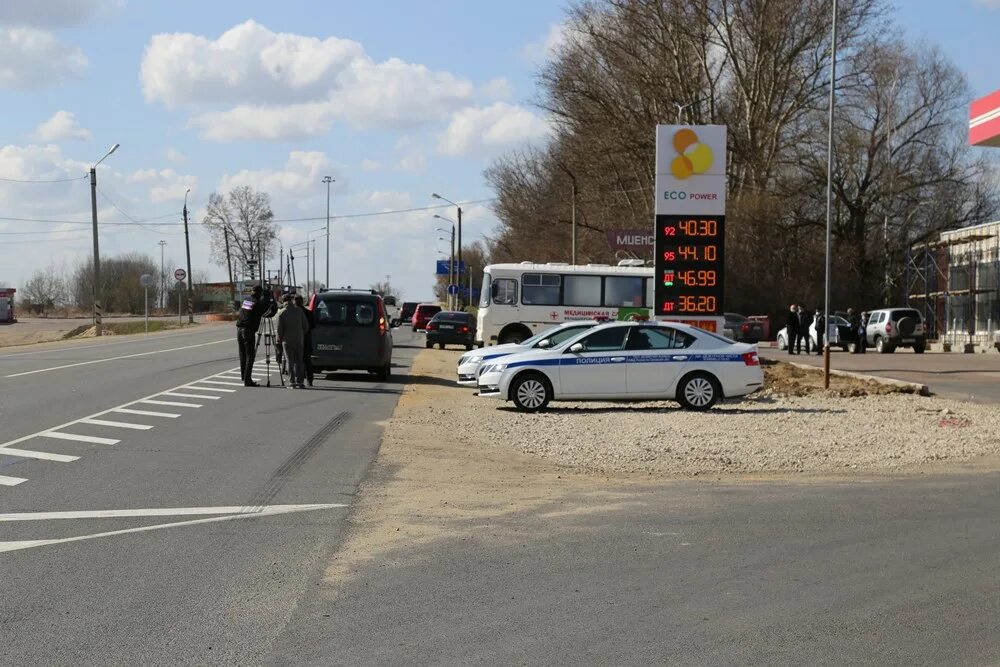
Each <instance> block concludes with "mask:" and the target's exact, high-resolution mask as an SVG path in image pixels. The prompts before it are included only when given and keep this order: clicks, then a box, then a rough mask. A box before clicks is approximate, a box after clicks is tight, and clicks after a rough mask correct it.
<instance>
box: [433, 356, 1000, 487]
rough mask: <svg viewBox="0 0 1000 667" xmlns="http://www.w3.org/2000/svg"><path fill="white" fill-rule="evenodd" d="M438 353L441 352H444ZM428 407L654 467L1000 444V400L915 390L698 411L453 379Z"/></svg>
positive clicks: (458, 422) (891, 457)
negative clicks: (544, 406)
mask: <svg viewBox="0 0 1000 667" xmlns="http://www.w3.org/2000/svg"><path fill="white" fill-rule="evenodd" d="M451 356H452V355H447V357H445V355H444V354H442V353H438V354H433V353H432V354H429V355H427V356H424V355H421V357H420V358H419V359H418V367H420V368H418V372H421V371H422V372H423V373H425V374H426V373H428V372H431V373H433V374H434V375H437V376H439V377H441V378H443V379H448V380H451V379H452V378H453V373H454V369H453V364H454V360H453V359H452V358H451ZM439 357H441V358H439ZM449 393H450V394H451V395H453V396H454V400H449V401H448V402H447V404H444V405H440V406H439V407H433V408H430V409H428V411H427V415H426V419H427V420H431V421H434V422H437V423H442V424H448V428H449V430H450V431H452V432H453V433H457V434H460V436H459V437H460V438H462V439H463V440H464V441H466V442H468V443H470V444H472V443H475V444H476V445H478V446H483V445H485V446H506V447H513V448H516V449H517V450H519V451H521V452H523V453H525V454H530V455H534V456H539V457H541V458H544V459H546V460H548V461H550V462H552V463H556V464H561V465H567V466H574V467H580V468H583V469H586V470H590V471H596V472H605V473H648V474H651V475H702V474H733V473H736V474H741V473H767V472H836V471H851V470H858V471H862V470H864V471H889V470H898V469H900V468H903V467H905V466H912V465H915V464H921V463H928V462H934V461H949V462H962V461H968V460H970V459H973V458H976V457H978V456H982V455H984V454H991V453H996V452H997V451H1000V411H998V410H997V409H996V407H995V406H989V405H976V404H966V403H958V402H955V401H948V400H943V399H936V398H932V397H931V398H929V397H922V396H916V395H911V394H889V395H864V396H844V395H842V394H840V393H839V392H836V391H834V392H824V391H822V390H821V389H820V390H817V391H815V392H814V393H813V394H811V395H808V396H794V395H792V396H786V395H776V394H774V393H773V392H764V393H762V394H760V395H757V396H754V397H750V398H748V399H747V400H744V401H742V402H739V403H725V404H721V405H719V406H716V408H714V409H713V410H711V411H709V412H705V413H696V412H688V411H684V410H681V409H680V408H678V407H677V405H676V404H675V403H668V402H650V403H553V404H552V405H551V407H550V409H549V410H548V411H547V412H544V413H539V414H524V413H520V412H517V411H515V410H514V408H513V407H512V404H509V403H503V402H500V401H494V400H487V399H480V398H477V397H475V396H473V394H472V392H471V391H469V390H463V389H461V388H459V387H457V386H456V388H455V390H454V391H453V392H449Z"/></svg>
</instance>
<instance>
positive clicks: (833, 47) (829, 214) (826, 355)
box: [823, 0, 837, 389]
mask: <svg viewBox="0 0 1000 667" xmlns="http://www.w3.org/2000/svg"><path fill="white" fill-rule="evenodd" d="M830 40H831V44H830V104H829V106H830V109H829V115H830V117H829V120H828V121H827V125H828V127H827V137H826V290H825V295H824V300H823V328H825V329H826V331H824V332H823V334H824V337H823V343H824V345H823V387H825V388H826V389H829V388H830V336H829V333H830V253H831V242H830V238H831V229H832V226H833V107H834V101H835V97H836V90H837V0H833V27H832V29H831V35H830Z"/></svg>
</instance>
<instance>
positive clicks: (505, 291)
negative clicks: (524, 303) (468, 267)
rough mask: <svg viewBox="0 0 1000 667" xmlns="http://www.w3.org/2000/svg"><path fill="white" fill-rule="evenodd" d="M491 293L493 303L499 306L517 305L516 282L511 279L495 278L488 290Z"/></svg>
mask: <svg viewBox="0 0 1000 667" xmlns="http://www.w3.org/2000/svg"><path fill="white" fill-rule="evenodd" d="M490 291H491V292H492V293H493V303H495V304H498V305H501V306H516V305H517V281H516V280H513V279H511V278H497V279H496V280H494V281H493V285H492V288H491V290H490Z"/></svg>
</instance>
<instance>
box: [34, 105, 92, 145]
mask: <svg viewBox="0 0 1000 667" xmlns="http://www.w3.org/2000/svg"><path fill="white" fill-rule="evenodd" d="M35 136H36V137H37V138H39V139H41V140H42V141H63V140H66V139H77V140H79V141H86V140H88V139H90V130H88V129H86V128H84V127H80V125H79V124H78V123H77V122H76V116H74V115H73V113H72V112H71V111H57V112H55V113H54V114H53V115H52V117H51V118H49V119H48V120H46V121H44V122H42V123H41V124H40V125H39V126H38V127H37V128H35Z"/></svg>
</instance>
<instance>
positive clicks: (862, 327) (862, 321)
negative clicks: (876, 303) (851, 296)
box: [858, 312, 868, 354]
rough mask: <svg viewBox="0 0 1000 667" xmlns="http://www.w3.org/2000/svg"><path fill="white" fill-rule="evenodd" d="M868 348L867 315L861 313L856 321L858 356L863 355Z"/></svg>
mask: <svg viewBox="0 0 1000 667" xmlns="http://www.w3.org/2000/svg"><path fill="white" fill-rule="evenodd" d="M867 348H868V313H864V312H863V313H861V317H860V318H859V319H858V354H864V353H865V350H866V349H867Z"/></svg>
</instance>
